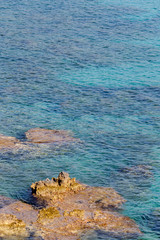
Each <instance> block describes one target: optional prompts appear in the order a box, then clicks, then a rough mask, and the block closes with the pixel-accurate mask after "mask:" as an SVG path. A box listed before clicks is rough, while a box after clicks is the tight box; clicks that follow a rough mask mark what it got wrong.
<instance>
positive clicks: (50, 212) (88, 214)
mask: <svg viewBox="0 0 160 240" xmlns="http://www.w3.org/2000/svg"><path fill="white" fill-rule="evenodd" d="M31 189H32V193H33V195H34V196H35V197H36V199H37V201H40V202H41V203H42V202H43V203H44V202H45V206H46V207H45V208H43V209H42V210H40V211H39V214H38V220H37V222H36V225H37V227H38V228H40V229H41V230H43V237H44V239H77V238H78V236H80V235H81V234H82V232H84V231H87V230H88V229H95V230H96V229H101V230H104V231H108V232H115V233H118V234H126V233H129V234H138V233H140V230H139V229H138V227H137V225H136V224H135V222H134V221H133V220H131V219H130V218H128V217H125V216H122V215H120V214H119V213H117V212H116V211H115V209H116V208H118V207H119V206H120V205H121V204H122V203H123V202H125V200H124V199H123V198H122V197H121V196H120V195H119V194H118V193H117V192H116V191H115V190H114V189H112V188H102V187H89V186H86V185H83V184H81V183H78V182H76V180H75V178H73V179H71V178H70V177H69V175H68V174H67V173H64V172H61V173H60V174H59V176H58V178H52V179H51V180H49V179H46V180H45V181H39V182H36V183H33V184H32V185H31ZM113 209H114V210H113ZM53 235H54V237H53Z"/></svg>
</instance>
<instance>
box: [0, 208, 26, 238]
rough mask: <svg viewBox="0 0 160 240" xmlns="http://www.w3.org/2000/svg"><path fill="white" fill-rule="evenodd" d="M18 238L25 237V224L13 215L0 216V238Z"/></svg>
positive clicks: (3, 214)
mask: <svg viewBox="0 0 160 240" xmlns="http://www.w3.org/2000/svg"><path fill="white" fill-rule="evenodd" d="M6 236H13V237H14V236H17V237H18V236H20V237H27V236H28V232H27V231H26V224H25V223H24V222H23V221H22V220H20V219H18V218H17V217H16V216H15V215H12V214H6V213H1V214H0V237H6Z"/></svg>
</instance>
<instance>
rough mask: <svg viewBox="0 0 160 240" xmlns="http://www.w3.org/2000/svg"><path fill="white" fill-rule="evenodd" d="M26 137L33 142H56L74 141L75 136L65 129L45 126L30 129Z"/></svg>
mask: <svg viewBox="0 0 160 240" xmlns="http://www.w3.org/2000/svg"><path fill="white" fill-rule="evenodd" d="M25 135H26V138H27V140H28V141H30V142H31V143H54V142H58V143H60V142H73V141H76V139H75V138H73V137H72V136H70V134H69V132H68V131H65V130H48V129H43V128H33V129H30V130H28V131H27V132H26V133H25Z"/></svg>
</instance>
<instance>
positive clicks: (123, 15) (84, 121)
mask: <svg viewBox="0 0 160 240" xmlns="http://www.w3.org/2000/svg"><path fill="white" fill-rule="evenodd" d="M0 13H1V14H0V23H1V25H0V48H1V51H0V86H1V88H0V103H1V104H0V121H1V125H0V133H2V134H5V135H9V136H15V137H17V138H19V139H24V132H25V131H27V130H28V129H30V128H33V127H42V128H49V129H66V130H70V131H72V132H73V133H74V136H75V137H77V138H79V139H81V142H80V143H77V144H71V145H70V144H67V145H62V146H56V145H55V146H52V148H47V147H44V148H37V149H36V150H34V151H19V152H8V153H6V152H1V153H0V180H1V187H0V194H2V195H5V196H9V197H13V198H20V199H24V200H27V199H28V198H29V190H28V189H29V186H30V185H31V183H32V182H34V181H36V180H40V179H45V178H47V177H49V178H51V177H52V176H57V174H58V173H59V172H60V171H61V170H64V171H68V172H69V173H70V174H71V176H75V177H76V178H77V179H78V180H80V181H82V182H84V183H86V184H90V185H94V186H96V185H98V186H110V187H114V188H115V189H116V190H117V191H118V192H119V193H120V194H122V195H123V196H124V198H125V199H126V200H127V203H126V204H124V206H123V209H122V213H124V214H126V215H128V216H130V217H131V218H133V219H134V220H135V221H136V222H137V223H138V224H139V226H140V228H141V230H142V232H143V233H144V234H143V236H141V237H140V238H138V239H139V240H142V239H143V240H151V239H152V240H153V239H155V240H156V239H159V236H160V224H159V221H160V215H159V214H156V211H157V212H158V209H159V208H160V189H159V185H160V169H159V162H160V84H159V81H160V80H159V79H160V70H159V63H160V48H159V47H160V2H159V1H153V0H152V1H151V0H147V1H142V0H135V1H129V0H124V1H123V2H122V1H120V0H115V1H110V0H97V1H91V0H88V1H83V0H79V1H78V2H77V1H72V0H66V1H61V0H60V1H51V0H46V1H42V0H39V1H37V0H35V1H27V0H21V1H16V2H15V1H10V0H6V1H3V2H2V1H1V2H0ZM139 165H142V167H140V169H139V167H136V166H139ZM144 166H145V167H144ZM130 168H132V169H130ZM82 239H92V240H93V239H94V240H99V239H103V240H104V239H110V240H111V239H117V238H114V237H113V236H109V235H106V234H104V233H102V232H96V233H91V235H90V236H83V237H82Z"/></svg>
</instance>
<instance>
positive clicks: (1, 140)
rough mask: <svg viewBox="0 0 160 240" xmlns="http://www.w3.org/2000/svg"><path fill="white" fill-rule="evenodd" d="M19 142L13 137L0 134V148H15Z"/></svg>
mask: <svg viewBox="0 0 160 240" xmlns="http://www.w3.org/2000/svg"><path fill="white" fill-rule="evenodd" d="M18 144H20V141H19V140H18V139H16V138H15V137H9V136H4V135H2V134H0V149H5V148H15V147H17V146H18Z"/></svg>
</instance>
